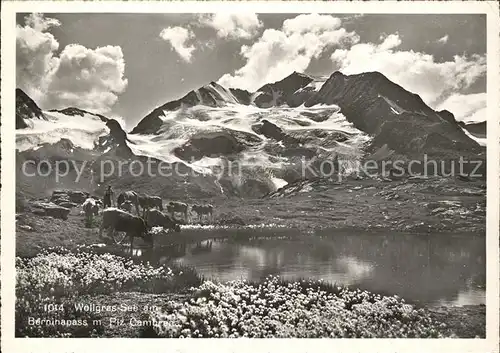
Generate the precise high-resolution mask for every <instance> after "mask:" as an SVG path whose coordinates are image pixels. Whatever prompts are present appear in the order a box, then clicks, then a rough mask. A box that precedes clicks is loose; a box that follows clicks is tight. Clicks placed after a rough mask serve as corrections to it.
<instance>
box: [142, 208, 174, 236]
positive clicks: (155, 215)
mask: <svg viewBox="0 0 500 353" xmlns="http://www.w3.org/2000/svg"><path fill="white" fill-rule="evenodd" d="M146 220H147V223H148V226H149V227H157V226H160V227H163V229H172V230H175V231H176V232H180V231H181V227H180V225H179V223H177V222H176V221H175V220H174V219H172V218H171V217H170V216H169V215H167V214H165V213H163V212H161V211H159V210H155V209H152V210H148V212H147V218H146Z"/></svg>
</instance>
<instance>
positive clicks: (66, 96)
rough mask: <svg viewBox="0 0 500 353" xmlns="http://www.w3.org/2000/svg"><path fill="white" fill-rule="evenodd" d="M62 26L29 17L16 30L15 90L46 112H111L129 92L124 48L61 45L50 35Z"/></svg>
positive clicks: (57, 22) (37, 15) (56, 22)
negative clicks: (73, 108)
mask: <svg viewBox="0 0 500 353" xmlns="http://www.w3.org/2000/svg"><path fill="white" fill-rule="evenodd" d="M54 26H60V22H59V21H58V20H55V19H51V18H45V17H44V16H43V15H42V14H32V15H29V16H27V17H26V19H25V25H24V26H19V25H18V26H17V28H16V49H17V53H16V54H17V58H16V59H17V60H16V80H17V82H16V85H17V87H19V88H21V89H23V90H24V91H25V92H26V93H27V94H28V95H29V96H30V97H32V98H33V99H34V100H35V101H36V102H37V103H38V104H39V105H40V106H41V107H42V108H43V109H53V108H54V109H58V108H64V107H67V106H76V107H78V108H82V109H88V110H93V111H97V112H107V111H109V110H110V109H111V107H112V106H113V105H114V104H115V102H116V100H117V99H118V94H120V93H122V92H124V91H125V89H126V86H127V80H126V79H125V78H124V77H123V76H124V72H125V61H124V59H123V53H122V50H121V48H120V47H119V46H107V47H102V48H96V49H88V48H85V47H84V46H81V45H78V44H71V45H68V46H66V47H65V48H64V49H63V50H62V52H61V53H60V55H59V56H57V55H56V51H57V50H58V49H59V43H58V42H57V40H56V39H55V38H54V36H53V35H52V34H50V33H47V32H46V31H47V30H48V29H49V28H51V27H54Z"/></svg>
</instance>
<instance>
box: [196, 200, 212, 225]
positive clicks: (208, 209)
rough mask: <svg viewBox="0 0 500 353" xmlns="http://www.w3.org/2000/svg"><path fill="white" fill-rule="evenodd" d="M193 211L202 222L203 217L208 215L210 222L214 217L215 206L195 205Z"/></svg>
mask: <svg viewBox="0 0 500 353" xmlns="http://www.w3.org/2000/svg"><path fill="white" fill-rule="evenodd" d="M191 210H192V211H193V212H195V213H196V214H197V215H198V219H199V220H200V222H201V220H202V217H203V215H207V216H208V217H209V219H210V220H213V217H214V206H212V205H210V204H209V205H193V206H192V207H191Z"/></svg>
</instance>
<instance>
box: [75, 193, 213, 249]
mask: <svg viewBox="0 0 500 353" xmlns="http://www.w3.org/2000/svg"><path fill="white" fill-rule="evenodd" d="M113 201H114V200H113ZM108 202H109V200H108ZM105 203H106V200H104V202H103V200H101V199H99V198H96V197H88V198H87V199H86V200H85V201H84V202H83V204H82V209H83V211H82V212H83V214H84V215H85V219H86V224H87V225H91V224H92V223H93V219H94V216H97V215H98V214H99V213H100V212H101V214H102V221H101V224H100V226H99V236H100V237H102V234H103V231H104V230H107V231H108V236H111V237H113V238H114V235H115V234H116V232H125V233H126V237H128V238H129V240H130V248H131V249H132V248H133V242H134V238H142V239H143V240H144V241H145V242H146V243H147V244H149V245H150V246H153V235H152V233H151V229H152V228H153V227H162V228H163V229H164V230H173V231H175V232H180V230H181V228H180V225H181V224H185V223H187V222H188V221H189V205H187V204H186V203H183V202H175V201H171V202H169V203H168V204H166V207H164V206H163V200H162V199H161V198H160V197H158V196H149V195H139V194H138V193H136V192H135V191H126V192H122V193H120V194H119V195H118V198H117V200H116V204H115V203H114V202H111V205H110V206H108V205H105ZM165 208H166V211H167V212H168V213H166V212H164V210H165ZM101 209H102V211H100V210H101ZM213 209H214V208H213V206H212V205H210V204H208V205H196V204H195V205H192V206H191V211H192V212H194V213H195V214H196V215H197V217H198V219H199V220H200V221H201V220H202V219H203V216H207V217H208V219H209V220H213ZM134 210H135V212H136V215H134V214H133V211H134ZM141 211H142V212H141ZM175 214H181V215H182V217H183V220H180V219H176V218H175Z"/></svg>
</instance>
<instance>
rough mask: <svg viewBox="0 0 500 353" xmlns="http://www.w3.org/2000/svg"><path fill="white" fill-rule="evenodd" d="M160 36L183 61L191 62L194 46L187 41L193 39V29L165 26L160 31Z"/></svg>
mask: <svg viewBox="0 0 500 353" xmlns="http://www.w3.org/2000/svg"><path fill="white" fill-rule="evenodd" d="M160 37H161V38H162V39H163V40H165V41H167V42H169V43H170V45H171V46H172V48H173V49H174V50H175V51H176V52H177V54H179V56H180V57H181V58H182V59H183V60H184V61H186V62H191V58H192V54H193V51H194V50H195V47H194V46H193V45H188V44H187V43H188V42H189V41H190V40H192V39H194V37H195V35H194V33H193V31H191V30H190V29H186V28H183V27H167V28H164V29H163V30H162V31H161V32H160Z"/></svg>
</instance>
